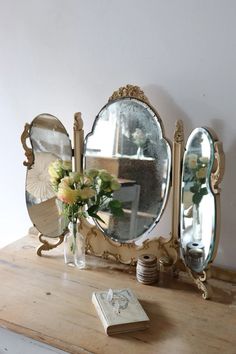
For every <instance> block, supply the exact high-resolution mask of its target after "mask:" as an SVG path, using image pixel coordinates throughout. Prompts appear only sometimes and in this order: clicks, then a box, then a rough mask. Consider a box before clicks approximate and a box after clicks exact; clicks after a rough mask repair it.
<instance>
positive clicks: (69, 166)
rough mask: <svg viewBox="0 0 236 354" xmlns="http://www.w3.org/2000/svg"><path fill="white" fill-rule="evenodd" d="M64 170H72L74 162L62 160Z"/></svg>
mask: <svg viewBox="0 0 236 354" xmlns="http://www.w3.org/2000/svg"><path fill="white" fill-rule="evenodd" d="M61 167H62V168H63V170H66V171H71V170H72V163H71V161H66V160H65V161H62V166H61Z"/></svg>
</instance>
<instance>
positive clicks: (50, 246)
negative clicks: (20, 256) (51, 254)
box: [37, 233, 64, 257]
mask: <svg viewBox="0 0 236 354" xmlns="http://www.w3.org/2000/svg"><path fill="white" fill-rule="evenodd" d="M43 237H45V236H44V235H43V234H41V233H39V241H40V242H41V243H42V245H41V246H39V247H38V249H37V255H38V256H40V257H41V256H42V251H50V250H51V249H53V248H56V247H57V246H59V245H60V244H61V243H62V242H63V240H64V234H63V235H61V236H59V237H57V238H59V240H58V241H57V242H56V243H49V242H48V241H47V240H45V239H44V238H43Z"/></svg>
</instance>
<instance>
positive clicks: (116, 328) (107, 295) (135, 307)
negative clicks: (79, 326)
mask: <svg viewBox="0 0 236 354" xmlns="http://www.w3.org/2000/svg"><path fill="white" fill-rule="evenodd" d="M92 302H93V304H94V306H95V308H96V310H97V313H98V316H99V318H100V320H101V322H102V324H103V327H104V329H105V332H106V334H108V335H112V334H117V333H123V332H130V331H137V330H142V329H146V328H147V327H149V323H150V320H149V318H148V316H147V314H146V312H145V311H144V309H143V308H142V306H141V305H140V303H139V301H138V299H137V297H136V296H135V294H134V293H133V291H132V290H131V289H129V288H125V289H115V290H112V289H109V290H105V291H96V292H94V293H93V296H92Z"/></svg>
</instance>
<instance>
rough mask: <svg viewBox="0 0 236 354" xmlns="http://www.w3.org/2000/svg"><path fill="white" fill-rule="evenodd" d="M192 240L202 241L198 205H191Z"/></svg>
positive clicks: (200, 215) (200, 216)
mask: <svg viewBox="0 0 236 354" xmlns="http://www.w3.org/2000/svg"><path fill="white" fill-rule="evenodd" d="M192 238H193V240H196V241H200V240H201V239H202V213H201V212H200V210H199V204H193V237H192Z"/></svg>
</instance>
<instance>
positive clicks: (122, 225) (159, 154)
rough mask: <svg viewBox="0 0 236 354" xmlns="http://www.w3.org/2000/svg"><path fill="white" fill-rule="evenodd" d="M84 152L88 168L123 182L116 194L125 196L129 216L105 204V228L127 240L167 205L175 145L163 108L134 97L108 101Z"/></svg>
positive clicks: (144, 228)
mask: <svg viewBox="0 0 236 354" xmlns="http://www.w3.org/2000/svg"><path fill="white" fill-rule="evenodd" d="M104 136H105V137H106V138H105V139H104ZM84 155H85V161H84V162H85V167H86V168H99V169H101V168H104V169H106V170H108V171H109V172H110V173H112V174H114V175H115V176H116V177H118V179H119V180H120V182H121V189H120V191H119V192H116V195H115V198H116V199H119V200H120V201H122V202H123V208H124V211H125V213H124V217H122V218H114V217H113V216H111V215H109V214H108V213H107V211H106V210H103V212H102V215H101V218H102V219H103V220H104V223H99V226H100V227H101V228H102V229H103V231H104V232H105V234H106V235H107V236H109V237H110V238H112V239H114V240H116V241H120V242H127V241H131V240H134V239H136V238H137V237H139V236H141V235H143V234H144V233H148V232H149V231H150V229H151V228H152V227H153V226H154V225H155V223H156V222H157V221H158V220H159V219H160V216H161V214H162V212H163V210H164V207H165V204H166V201H167V195H168V191H169V180H170V165H171V150H170V146H169V144H168V142H167V140H166V139H165V137H164V134H163V130H162V125H161V120H160V117H159V116H158V114H157V113H156V112H155V111H154V110H153V109H152V108H151V107H150V106H149V105H148V104H147V103H144V102H142V101H140V100H138V99H135V98H122V99H119V100H116V101H111V102H109V103H108V104H107V105H106V106H105V107H104V108H103V109H102V110H101V111H100V113H99V114H98V116H97V118H96V120H95V122H94V126H93V129H92V133H90V134H89V135H88V136H87V138H86V141H85V150H84Z"/></svg>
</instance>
